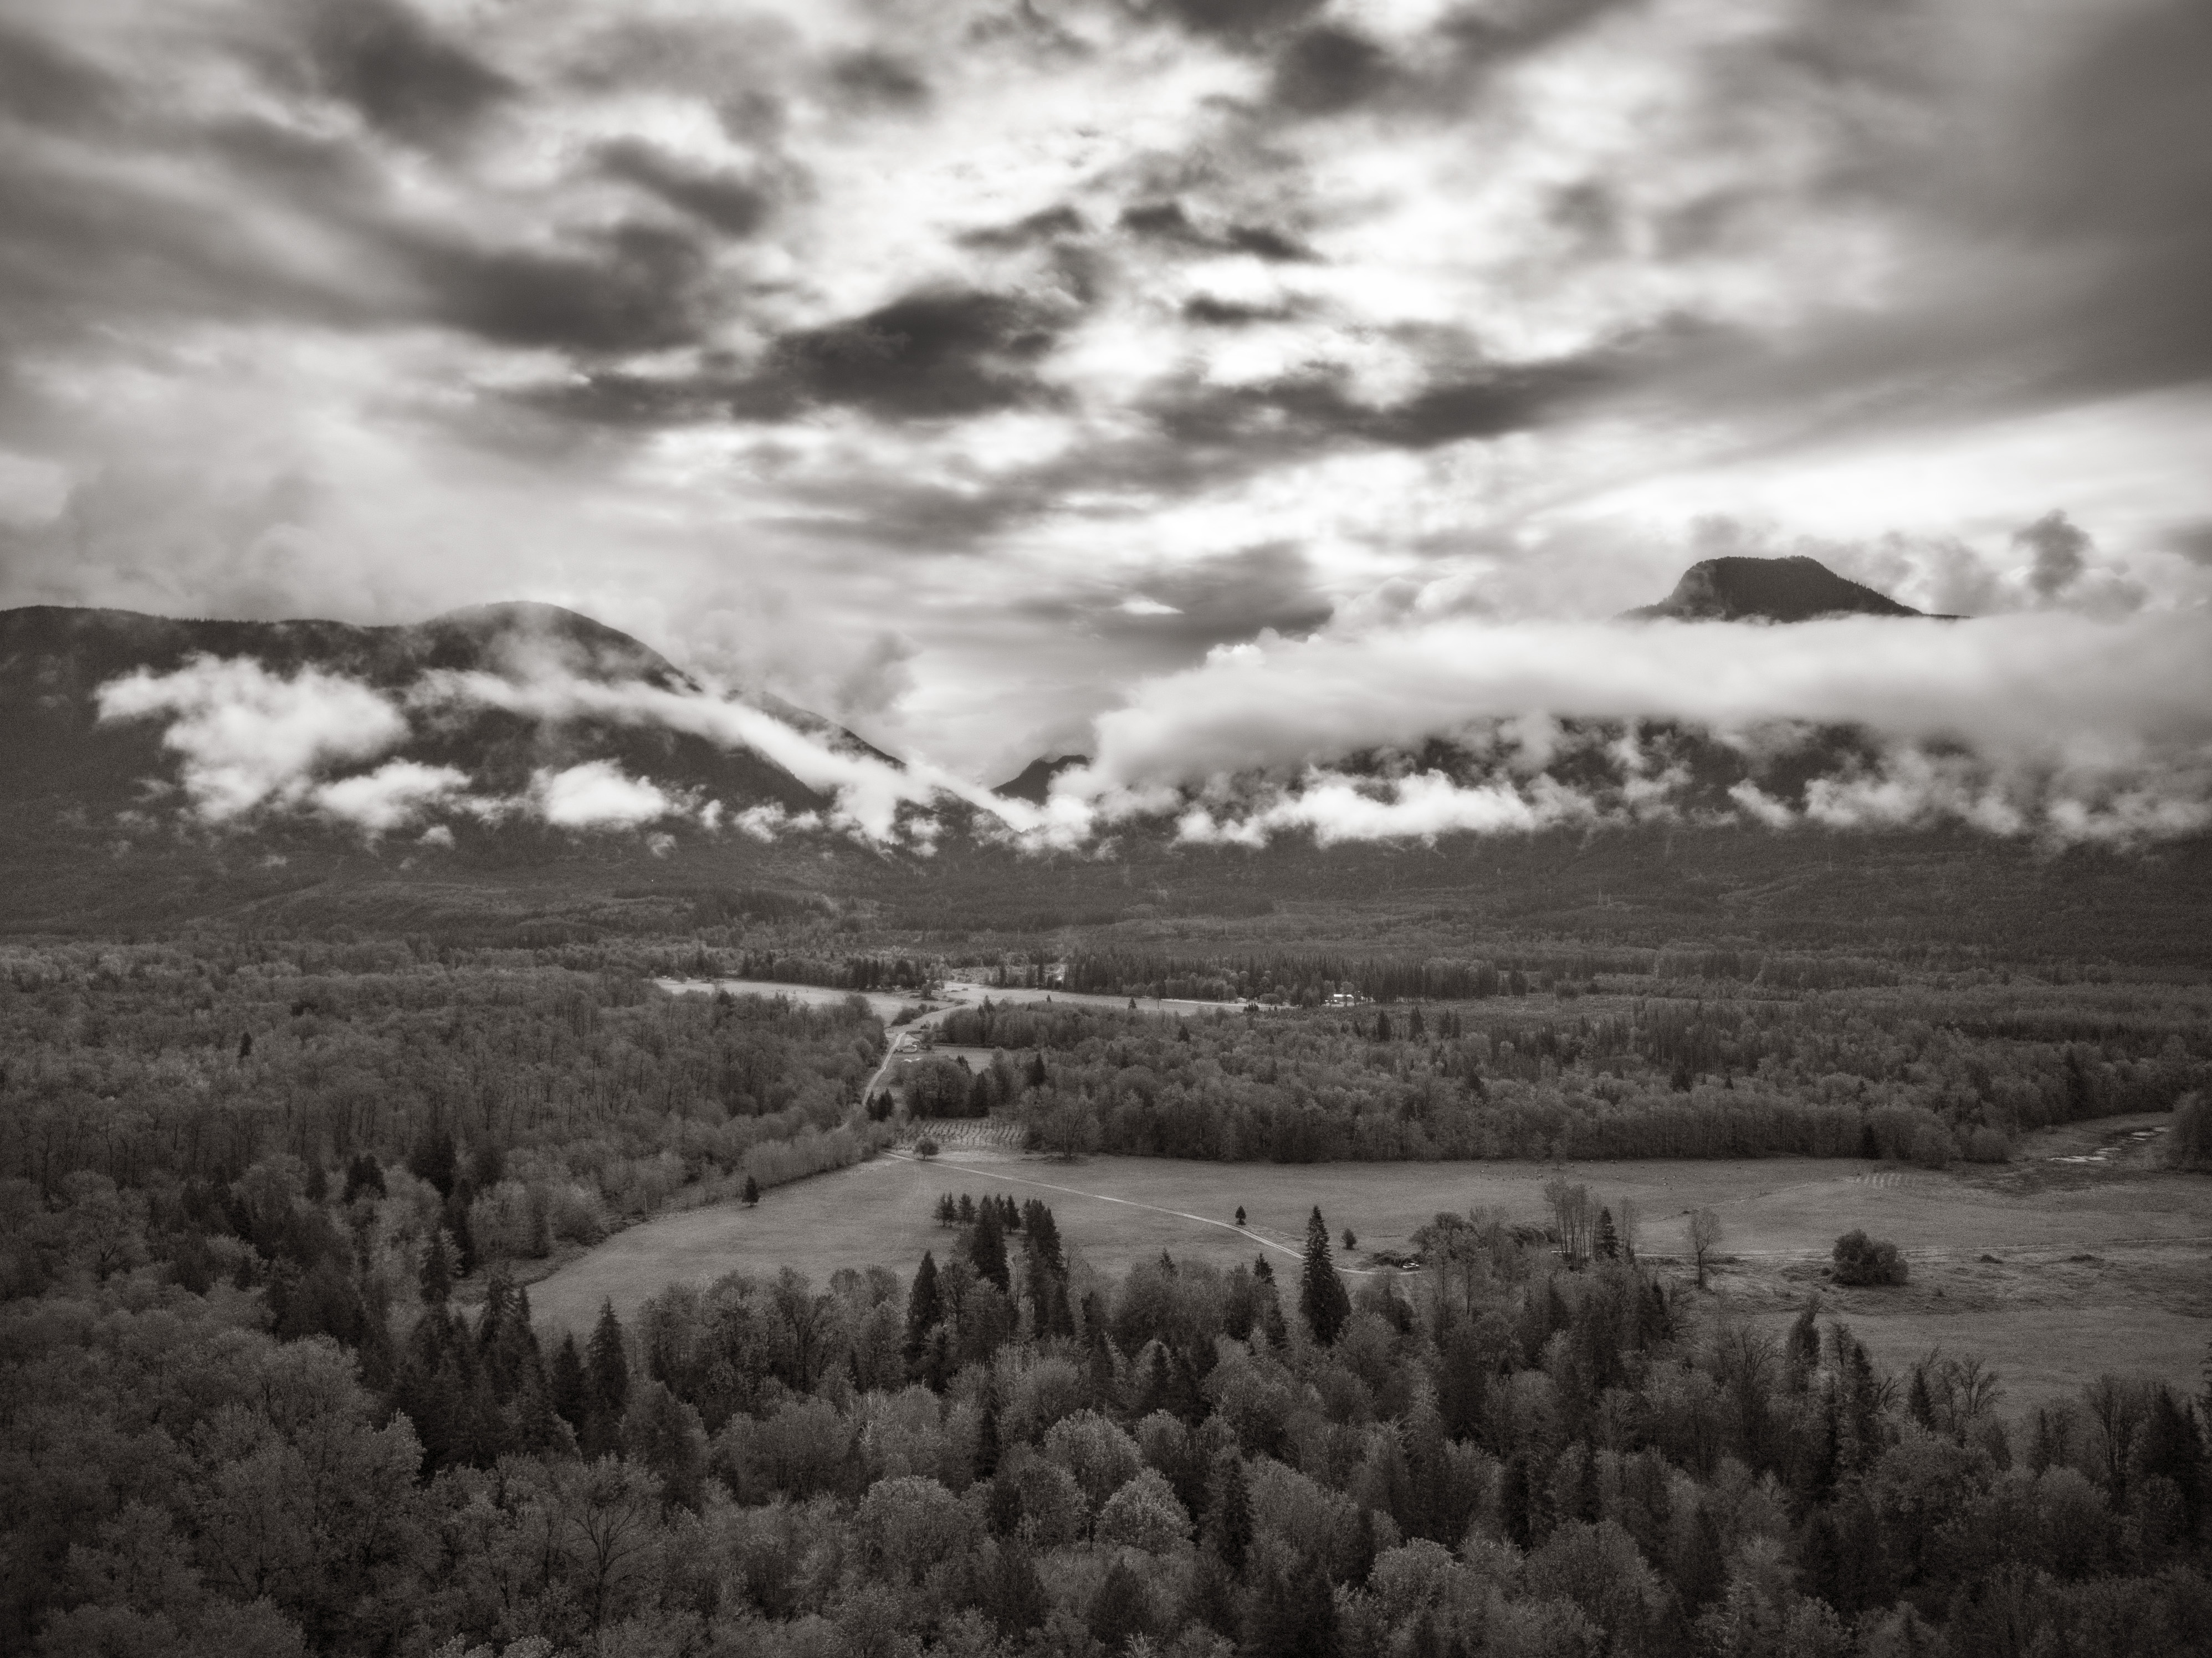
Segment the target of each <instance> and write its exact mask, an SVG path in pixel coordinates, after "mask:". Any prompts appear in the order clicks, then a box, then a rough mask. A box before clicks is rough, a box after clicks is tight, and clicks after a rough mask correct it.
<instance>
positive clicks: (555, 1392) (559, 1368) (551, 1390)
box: [546, 1331, 592, 1435]
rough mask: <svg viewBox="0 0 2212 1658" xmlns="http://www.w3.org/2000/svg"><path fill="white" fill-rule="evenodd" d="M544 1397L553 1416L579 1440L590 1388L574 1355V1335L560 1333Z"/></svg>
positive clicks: (588, 1413)
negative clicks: (559, 1341)
mask: <svg viewBox="0 0 2212 1658" xmlns="http://www.w3.org/2000/svg"><path fill="white" fill-rule="evenodd" d="M546 1393H547V1398H548V1401H549V1402H550V1404H551V1405H552V1406H553V1411H554V1413H555V1414H556V1416H558V1417H559V1418H561V1419H562V1421H563V1422H565V1423H567V1424H568V1426H569V1427H570V1428H571V1429H572V1430H574V1431H575V1432H576V1433H577V1434H578V1435H581V1434H582V1433H583V1431H584V1424H585V1423H586V1421H587V1420H588V1419H589V1418H590V1417H591V1413H592V1385H591V1382H590V1380H589V1379H588V1378H587V1377H586V1376H585V1374H584V1356H583V1354H582V1353H581V1352H580V1351H577V1347H576V1337H575V1333H574V1331H566V1332H563V1333H562V1337H561V1345H560V1346H558V1347H557V1348H556V1349H554V1352H553V1374H552V1376H551V1378H550V1385H549V1386H548V1388H547V1389H546Z"/></svg>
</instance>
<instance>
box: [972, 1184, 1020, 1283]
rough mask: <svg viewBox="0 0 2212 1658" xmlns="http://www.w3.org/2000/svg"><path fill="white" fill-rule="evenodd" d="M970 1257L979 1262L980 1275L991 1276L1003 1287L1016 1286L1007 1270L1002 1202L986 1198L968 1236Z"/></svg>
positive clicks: (976, 1265) (989, 1278)
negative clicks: (997, 1202)
mask: <svg viewBox="0 0 2212 1658" xmlns="http://www.w3.org/2000/svg"><path fill="white" fill-rule="evenodd" d="M968 1259H969V1260H971V1261H973V1262H974V1263H975V1272H976V1275H977V1276H978V1277H979V1278H986V1279H988V1280H989V1281H990V1282H991V1283H993V1284H996V1285H998V1286H999V1288H1000V1290H1002V1291H1007V1292H1009V1293H1011V1292H1012V1289H1013V1278H1012V1275H1011V1274H1010V1273H1009V1272H1007V1270H1006V1228H1005V1224H1004V1222H1003V1221H1002V1220H1001V1219H1000V1214H999V1206H998V1205H997V1204H996V1203H994V1202H992V1201H990V1200H988V1199H986V1200H985V1201H984V1203H983V1205H982V1206H981V1209H980V1211H979V1212H977V1214H976V1217H975V1230H974V1231H973V1232H972V1233H970V1234H969V1237H968Z"/></svg>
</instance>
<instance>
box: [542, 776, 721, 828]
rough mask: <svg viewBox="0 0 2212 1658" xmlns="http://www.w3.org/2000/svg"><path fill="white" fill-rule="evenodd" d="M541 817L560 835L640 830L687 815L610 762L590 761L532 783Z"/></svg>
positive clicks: (678, 805)
mask: <svg viewBox="0 0 2212 1658" xmlns="http://www.w3.org/2000/svg"><path fill="white" fill-rule="evenodd" d="M531 795H532V799H533V801H534V803H535V804H536V805H537V807H538V811H539V813H540V814H541V815H542V816H543V817H544V819H545V821H546V822H547V823H550V824H552V825H553V827H554V828H556V829H635V828H637V827H638V826H639V825H640V824H642V823H653V822H655V821H656V820H658V819H659V818H663V817H668V816H670V815H671V813H673V812H676V811H680V810H682V808H683V805H684V803H683V802H681V801H678V800H677V799H673V798H672V797H671V796H670V795H668V794H667V793H665V792H663V791H662V790H660V789H658V788H656V787H654V786H653V784H651V783H650V782H647V781H644V780H641V779H639V778H635V777H629V776H626V775H625V774H623V770H622V768H620V767H619V766H617V765H615V764H614V763H612V762H610V761H605V760H591V761H586V762H585V763H583V764H582V765H580V766H571V767H569V768H568V769H567V770H566V771H558V772H556V771H541V772H539V773H538V774H537V775H536V776H535V777H534V778H532V780H531Z"/></svg>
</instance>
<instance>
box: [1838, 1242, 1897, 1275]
mask: <svg viewBox="0 0 2212 1658" xmlns="http://www.w3.org/2000/svg"><path fill="white" fill-rule="evenodd" d="M1835 1258H1836V1282H1837V1283H1838V1284H1902V1283H1904V1282H1905V1257H1904V1256H1903V1255H1900V1254H1898V1253H1897V1246H1896V1245H1895V1244H1893V1243H1891V1242H1887V1240H1886V1239H1881V1238H1870V1237H1869V1236H1867V1235H1866V1234H1865V1233H1864V1232H1860V1231H1850V1232H1846V1233H1844V1235H1843V1236H1841V1237H1839V1238H1838V1239H1837V1240H1836V1252H1835Z"/></svg>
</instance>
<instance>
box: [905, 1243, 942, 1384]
mask: <svg viewBox="0 0 2212 1658" xmlns="http://www.w3.org/2000/svg"><path fill="white" fill-rule="evenodd" d="M944 1322H945V1294H944V1291H941V1290H939V1288H938V1284H937V1257H936V1256H935V1255H933V1254H930V1253H928V1252H927V1250H925V1251H924V1252H923V1254H922V1257H921V1266H920V1267H919V1268H917V1269H916V1270H915V1275H914V1287H913V1288H912V1289H911V1290H908V1291H907V1297H906V1362H907V1363H908V1364H910V1365H918V1364H920V1363H921V1360H922V1357H923V1355H924V1354H925V1353H927V1351H928V1348H929V1333H930V1332H931V1331H932V1330H934V1329H935V1328H937V1327H938V1326H939V1325H940V1324H942V1323H944Z"/></svg>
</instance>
